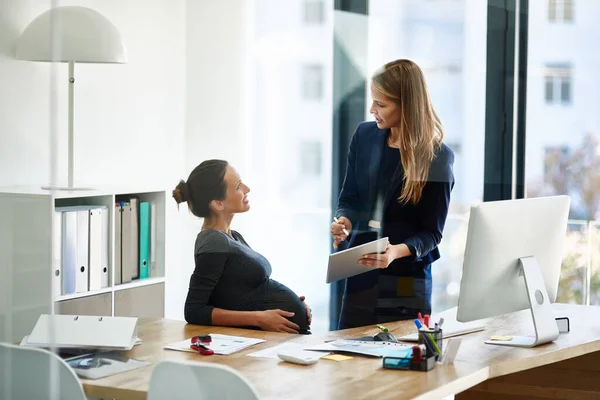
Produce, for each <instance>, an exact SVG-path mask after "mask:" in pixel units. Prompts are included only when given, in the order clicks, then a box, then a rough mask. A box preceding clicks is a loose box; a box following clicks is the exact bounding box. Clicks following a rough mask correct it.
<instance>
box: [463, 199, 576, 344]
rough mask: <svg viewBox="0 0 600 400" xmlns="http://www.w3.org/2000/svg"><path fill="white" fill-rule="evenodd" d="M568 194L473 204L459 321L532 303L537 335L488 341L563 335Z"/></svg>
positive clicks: (521, 341)
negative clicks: (561, 283) (560, 298)
mask: <svg viewBox="0 0 600 400" xmlns="http://www.w3.org/2000/svg"><path fill="white" fill-rule="evenodd" d="M570 203H571V199H570V197H569V196H552V197H538V198H529V199H518V200H503V201H492V202H485V203H481V204H479V205H476V206H473V207H471V215H470V217H469V228H468V232H467V245H466V248H465V259H464V264H463V274H462V279H461V283H460V293H459V299H458V310H457V315H456V318H457V320H458V321H461V322H467V321H473V320H477V319H481V318H488V317H493V316H497V315H503V314H508V313H511V312H515V311H520V310H523V309H526V308H530V309H531V315H532V318H533V325H534V329H535V337H530V336H512V337H509V338H508V339H510V340H489V341H486V343H488V344H499V345H508V346H520V347H533V346H537V345H539V344H543V343H548V342H552V341H554V340H556V338H558V328H557V326H556V321H555V320H554V315H553V314H552V310H551V309H550V304H551V303H553V302H554V301H555V300H556V292H557V290H558V280H559V277H560V267H561V263H562V258H563V247H564V244H565V238H566V232H567V221H568V217H569V207H570Z"/></svg>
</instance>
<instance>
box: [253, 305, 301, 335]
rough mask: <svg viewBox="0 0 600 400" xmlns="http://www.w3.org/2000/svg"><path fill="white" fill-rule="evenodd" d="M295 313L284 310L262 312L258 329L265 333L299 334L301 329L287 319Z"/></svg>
mask: <svg viewBox="0 0 600 400" xmlns="http://www.w3.org/2000/svg"><path fill="white" fill-rule="evenodd" d="M293 316H294V313H293V312H289V311H283V310H279V309H277V310H266V311H261V312H260V314H259V317H258V327H259V328H260V329H262V330H263V331H271V332H287V333H298V330H299V329H300V327H299V326H298V325H296V324H295V323H293V322H292V321H290V320H289V319H287V318H286V317H293Z"/></svg>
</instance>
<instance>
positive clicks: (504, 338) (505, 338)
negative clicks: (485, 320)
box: [490, 336, 512, 340]
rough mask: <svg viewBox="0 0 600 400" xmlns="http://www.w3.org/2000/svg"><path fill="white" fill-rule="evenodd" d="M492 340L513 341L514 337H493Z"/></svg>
mask: <svg viewBox="0 0 600 400" xmlns="http://www.w3.org/2000/svg"><path fill="white" fill-rule="evenodd" d="M490 340H512V336H492V337H491V338H490Z"/></svg>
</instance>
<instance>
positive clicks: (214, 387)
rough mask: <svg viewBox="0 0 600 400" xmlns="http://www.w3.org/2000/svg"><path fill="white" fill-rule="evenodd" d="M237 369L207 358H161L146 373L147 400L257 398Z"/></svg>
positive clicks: (238, 399)
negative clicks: (185, 359)
mask: <svg viewBox="0 0 600 400" xmlns="http://www.w3.org/2000/svg"><path fill="white" fill-rule="evenodd" d="M258 398H259V397H258V394H257V393H256V391H255V390H254V389H253V388H252V386H251V385H250V383H249V382H248V381H247V380H246V378H244V377H243V376H242V375H241V374H240V373H239V372H237V371H236V370H234V369H233V368H231V367H228V366H225V365H220V364H216V363H208V362H192V361H178V362H175V361H161V362H159V363H158V364H156V366H155V367H154V370H153V371H152V375H151V376H150V387H149V388H148V397H147V400H162V399H169V400H187V399H194V400H212V399H221V400H258Z"/></svg>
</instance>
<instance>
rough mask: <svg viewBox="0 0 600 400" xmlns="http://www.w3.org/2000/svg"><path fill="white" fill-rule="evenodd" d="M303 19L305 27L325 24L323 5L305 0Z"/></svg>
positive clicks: (315, 1) (317, 1) (316, 0)
mask: <svg viewBox="0 0 600 400" xmlns="http://www.w3.org/2000/svg"><path fill="white" fill-rule="evenodd" d="M303 7H304V10H303V19H304V24H305V25H321V24H323V23H324V22H325V4H324V3H323V1H319V0H305V1H304V5H303Z"/></svg>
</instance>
